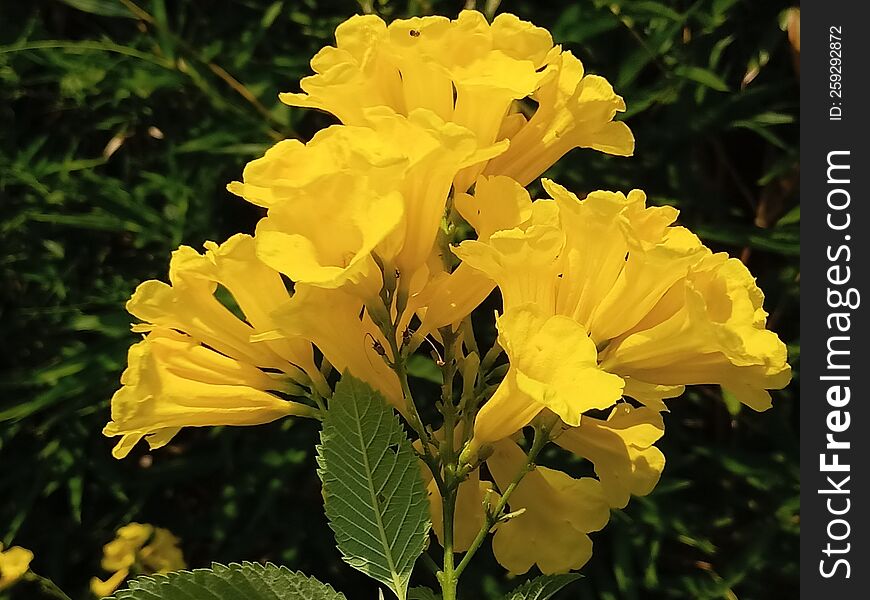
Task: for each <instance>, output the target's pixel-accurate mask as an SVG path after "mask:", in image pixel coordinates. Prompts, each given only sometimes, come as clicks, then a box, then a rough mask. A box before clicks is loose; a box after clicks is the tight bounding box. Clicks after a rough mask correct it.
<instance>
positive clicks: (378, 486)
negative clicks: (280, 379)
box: [317, 374, 430, 600]
mask: <svg viewBox="0 0 870 600" xmlns="http://www.w3.org/2000/svg"><path fill="white" fill-rule="evenodd" d="M317 450H318V464H319V465H320V469H319V471H318V473H319V474H320V478H321V480H322V481H323V496H324V501H325V504H326V516H327V517H328V518H329V525H330V527H332V529H333V531H335V538H336V541H337V543H338V548H339V550H341V553H342V555H343V557H344V560H345V561H347V563H348V564H349V565H351V566H352V567H354V568H355V569H359V570H360V571H362V572H363V573H365V574H367V575H369V576H370V577H372V578H374V579H376V580H377V581H380V582H381V583H383V584H385V585H387V586H389V587H390V589H392V590H393V592H394V593H395V594H396V596H397V597H398V598H400V600H404V599H405V598H406V596H407V592H408V581H409V580H410V578H411V571H412V570H413V568H414V563H415V562H416V560H417V558H418V557H419V556H420V554H421V553H422V552H423V547H424V544H425V543H426V537H427V534H428V532H429V527H430V524H429V500H428V499H427V497H426V490H425V488H424V487H423V480H422V478H421V477H420V467H419V466H418V461H417V457H416V456H415V454H414V451H413V449H412V448H411V443H410V442H409V441H408V437H407V435H406V434H405V431H404V430H403V429H402V426H401V425H400V424H399V421H398V419H397V418H396V415H395V414H394V413H393V411H392V409H391V408H389V407H388V406H387V405H386V404H385V402H384V399H383V397H382V396H381V395H380V394H379V393H378V392H376V391H374V390H373V389H372V388H371V387H369V386H368V384H366V383H364V382H362V381H360V380H358V379H355V378H354V377H352V376H350V375H347V374H345V375H344V376H343V377H342V379H341V381H340V382H339V383H338V385H337V386H336V389H335V394H334V395H333V397H332V399H331V400H330V401H329V410H328V411H327V413H326V416H325V417H324V419H323V431H322V432H321V435H320V446H318V449H317Z"/></svg>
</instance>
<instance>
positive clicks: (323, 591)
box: [112, 562, 346, 600]
mask: <svg viewBox="0 0 870 600" xmlns="http://www.w3.org/2000/svg"><path fill="white" fill-rule="evenodd" d="M112 598H114V599H115V600H191V599H192V598H197V599H198V598H202V599H206V598H208V599H209V600H346V599H345V596H344V595H343V594H340V593H338V592H336V591H335V590H334V589H332V587H331V586H329V585H326V584H324V583H320V582H319V581H317V580H316V579H314V578H312V577H306V576H305V575H303V574H302V573H298V572H295V573H294V572H293V571H291V570H290V569H288V568H287V567H278V566H276V565H273V564H270V563H267V564H265V565H261V564H257V563H249V562H244V563H241V564H238V563H233V564H230V565H228V566H224V565H219V564H213V565H212V568H211V569H195V570H193V571H179V572H177V573H169V574H167V575H152V576H150V577H139V578H138V579H134V580H133V581H131V582H130V583H129V587H128V588H127V589H124V590H119V591H117V592H115V595H114V596H112Z"/></svg>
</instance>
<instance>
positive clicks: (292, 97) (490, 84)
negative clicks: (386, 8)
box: [281, 10, 634, 192]
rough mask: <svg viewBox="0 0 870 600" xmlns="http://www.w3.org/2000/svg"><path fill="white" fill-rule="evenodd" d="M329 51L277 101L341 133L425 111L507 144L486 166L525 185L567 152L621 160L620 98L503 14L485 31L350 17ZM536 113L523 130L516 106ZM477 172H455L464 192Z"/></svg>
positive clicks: (433, 20)
mask: <svg viewBox="0 0 870 600" xmlns="http://www.w3.org/2000/svg"><path fill="white" fill-rule="evenodd" d="M335 38H336V45H335V47H332V46H328V47H326V48H324V49H322V50H321V51H320V52H318V53H317V55H316V56H315V57H314V58H313V59H312V61H311V68H312V69H313V70H314V72H315V73H316V74H315V75H313V76H311V77H306V78H304V79H303V80H302V82H301V87H302V93H298V94H282V95H281V99H282V100H283V101H284V102H286V103H287V104H289V105H291V106H305V107H310V108H318V109H321V110H324V111H327V112H330V113H332V114H334V115H335V116H337V117H338V118H339V119H340V120H341V121H342V122H343V123H345V124H347V125H365V124H368V116H367V112H366V109H367V108H370V107H388V108H389V109H391V110H393V111H395V112H398V113H401V114H410V113H411V112H412V111H414V110H415V109H419V108H425V109H427V110H430V111H432V112H434V113H435V114H436V115H438V116H439V117H440V118H442V119H443V120H445V121H451V122H453V123H456V124H458V125H461V126H463V127H465V128H467V129H469V130H471V131H473V132H474V134H475V135H476V136H477V139H478V140H479V143H480V144H481V145H484V146H485V145H489V144H492V143H493V142H495V141H498V140H504V139H510V140H511V149H510V150H509V151H508V155H509V158H505V159H501V160H498V161H494V162H492V163H490V164H489V166H486V173H488V174H492V175H497V174H504V175H509V176H511V177H513V178H514V179H517V180H518V181H519V182H520V183H521V184H522V185H526V184H528V183H529V182H530V181H532V180H533V179H535V178H536V177H537V176H538V175H540V173H542V172H543V171H544V170H546V168H547V167H549V166H550V165H551V164H552V163H553V162H555V161H556V160H558V159H559V157H560V156H561V155H562V154H564V153H565V152H567V151H568V150H570V149H571V148H574V147H587V148H595V149H597V150H601V151H603V152H608V153H611V154H620V155H628V154H631V152H632V151H633V148H634V139H633V137H632V136H631V132H630V131H629V130H628V128H627V127H626V126H625V125H624V124H621V123H613V122H612V120H613V117H614V115H615V114H616V112H617V111H622V110H625V105H624V103H623V102H622V99H621V98H620V97H619V96H617V95H616V94H615V93H614V92H613V90H612V89H611V88H610V86H609V84H607V82H606V81H604V80H603V79H601V78H600V77H595V76H584V73H583V67H582V65H581V64H580V61H578V60H577V59H576V58H574V57H573V56H572V55H571V54H570V53H569V52H562V51H561V48H560V47H559V46H556V47H554V46H553V40H552V38H551V36H550V34H549V33H548V32H547V31H546V30H545V29H541V28H539V27H535V26H534V25H532V24H531V23H527V22H525V21H521V20H520V19H518V18H517V17H516V16H514V15H511V14H506V13H505V14H500V15H498V16H497V17H496V18H495V19H494V20H493V22H492V24H489V23H487V22H486V19H485V18H484V16H483V15H482V14H481V13H479V12H477V11H468V10H466V11H462V12H461V13H460V14H459V17H458V18H457V19H455V20H453V21H451V20H449V19H447V18H445V17H437V16H436V17H415V18H412V19H400V20H396V21H393V22H392V23H390V24H389V25H387V24H386V23H384V21H382V20H381V19H380V18H378V17H376V16H373V15H366V16H356V17H352V18H350V19H349V20H347V21H346V22H344V23H342V24H341V25H339V27H338V28H337V29H336V32H335ZM526 98H532V99H533V100H534V101H535V102H536V103H537V105H538V108H537V110H536V111H535V114H534V115H533V116H532V118H531V119H529V120H528V121H526V118H525V117H524V116H523V113H522V109H521V106H520V104H519V103H520V101H523V100H524V99H526ZM483 169H484V165H483V164H481V165H477V166H474V167H471V168H468V169H465V170H463V171H462V172H461V173H460V174H458V175H457V178H456V190H457V191H459V192H464V191H465V190H466V189H467V188H468V187H469V185H471V184H472V183H473V182H474V181H475V178H476V177H477V175H478V174H479V173H480V172H481V171H482V170H483Z"/></svg>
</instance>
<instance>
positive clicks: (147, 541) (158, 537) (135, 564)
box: [91, 523, 186, 598]
mask: <svg viewBox="0 0 870 600" xmlns="http://www.w3.org/2000/svg"><path fill="white" fill-rule="evenodd" d="M100 566H102V567H103V569H104V570H106V571H110V572H111V571H114V573H113V574H112V576H111V577H109V578H108V579H106V580H105V581H103V580H101V579H99V578H97V577H94V578H92V579H91V592H93V594H94V595H95V596H97V597H98V598H103V597H104V596H108V595H110V594H112V593H113V592H114V591H115V590H117V589H118V588H119V587H120V585H121V584H122V583H124V580H125V579H127V577H129V576H130V575H151V574H154V573H169V572H170V571H178V570H180V569H184V568H185V567H186V565H185V564H184V558H183V557H182V555H181V549H180V548H179V547H178V538H176V537H175V536H174V535H172V534H171V533H170V532H169V531H168V530H166V529H163V528H161V527H154V526H153V525H147V524H142V523H130V524H128V525H124V526H123V527H121V528H120V529H118V531H117V532H116V534H115V539H114V540H112V541H111V542H109V543H108V544H106V545H105V546H103V560H102V562H101V563H100Z"/></svg>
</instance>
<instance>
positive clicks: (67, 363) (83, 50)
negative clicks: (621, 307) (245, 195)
mask: <svg viewBox="0 0 870 600" xmlns="http://www.w3.org/2000/svg"><path fill="white" fill-rule="evenodd" d="M125 4H129V3H127V2H123V1H120V0H64V1H60V0H32V1H30V2H3V3H2V9H0V357H2V358H0V365H2V377H0V390H2V394H0V465H2V467H0V536H2V538H0V541H3V542H4V543H10V542H13V541H14V543H16V544H20V545H23V546H26V547H28V548H31V549H32V550H34V552H35V553H36V560H35V562H34V568H35V569H36V570H37V571H38V572H40V573H42V574H44V575H47V576H50V577H52V578H53V579H55V581H57V582H58V583H59V584H60V585H61V586H62V587H63V588H65V589H67V590H69V591H70V593H71V594H72V596H73V597H74V599H76V600H77V599H78V598H85V597H87V596H86V586H87V581H88V579H89V578H90V577H91V576H92V575H97V574H99V575H101V576H103V575H105V574H104V573H102V572H101V571H100V569H99V559H100V552H101V547H102V545H103V544H104V543H106V542H107V541H108V540H109V539H111V537H112V533H113V531H114V529H115V528H116V527H117V526H119V525H121V524H124V523H126V522H129V521H131V520H138V521H145V522H151V523H154V524H156V525H159V526H162V527H167V528H169V529H171V530H172V531H173V532H174V533H176V534H177V535H178V536H180V537H181V539H182V543H183V548H184V552H185V556H186V557H187V559H188V562H189V564H190V566H191V567H201V566H205V565H208V564H210V563H211V561H212V560H216V561H222V562H231V561H241V560H255V561H259V560H271V561H273V562H275V563H278V564H286V565H288V566H289V567H290V568H291V569H294V570H295V569H300V570H302V571H304V572H306V573H309V574H312V575H315V576H317V577H318V578H319V579H320V580H323V581H329V582H330V583H332V584H333V586H334V587H335V588H336V589H341V590H344V591H346V592H347V593H348V594H349V596H350V597H351V598H352V599H353V598H374V597H376V592H374V587H373V586H371V585H370V584H369V583H367V582H366V581H365V580H364V578H363V576H361V575H358V574H356V573H355V572H353V571H352V570H351V569H348V568H347V567H346V566H345V565H343V564H342V562H341V559H340V554H339V553H338V551H337V550H336V549H335V547H334V545H333V535H332V532H331V531H330V530H329V528H328V526H327V522H326V519H325V517H324V515H323V512H322V502H321V496H320V484H319V481H318V480H317V476H316V474H315V465H314V459H313V456H314V446H315V443H316V439H317V432H316V429H315V426H314V424H313V423H310V422H298V423H293V424H291V423H290V422H282V423H276V424H272V425H268V426H263V427H259V428H257V429H256V430H250V429H246V428H235V429H230V428H228V429H224V430H202V431H187V432H184V433H182V434H181V435H180V436H179V437H178V438H177V441H176V442H174V443H173V444H172V445H171V446H170V447H168V448H165V449H163V450H161V451H158V452H155V453H153V454H151V453H146V451H145V450H144V449H142V448H139V449H137V450H136V451H134V452H133V454H132V455H131V456H130V457H129V458H128V459H126V460H124V461H121V462H118V461H115V460H114V459H112V458H111V457H110V455H109V449H110V447H111V442H110V441H108V440H106V439H104V438H103V437H102V436H101V435H100V433H99V431H100V429H101V427H102V425H103V424H104V423H105V422H106V420H107V419H108V401H109V398H110V397H111V394H112V392H113V391H114V389H115V388H116V387H117V382H118V376H119V375H120V372H121V370H122V368H123V365H124V361H125V352H126V348H127V346H128V345H129V344H130V343H131V341H132V340H133V339H134V338H133V336H132V335H131V334H130V333H129V331H128V325H129V322H130V318H129V317H128V316H127V315H126V314H125V312H124V310H123V303H124V301H125V300H126V298H127V297H129V295H130V293H131V292H132V291H133V289H134V288H135V286H136V284H137V283H139V282H140V281H143V280H145V279H148V278H153V277H159V278H165V271H166V265H167V263H168V258H169V253H170V251H171V250H172V249H174V248H175V247H177V245H178V244H179V243H187V244H191V245H194V246H196V247H200V245H201V243H202V242H203V241H204V240H206V239H213V240H216V241H220V240H223V239H225V238H226V237H228V236H229V235H231V234H232V233H235V232H237V231H247V232H250V231H252V229H253V225H254V223H255V222H256V220H257V219H258V218H259V216H260V215H259V213H258V211H257V210H255V209H254V208H252V207H251V206H249V205H246V204H245V203H244V202H241V201H239V200H238V199H236V198H234V197H232V196H230V195H229V194H228V193H227V192H226V191H225V190H224V186H225V184H226V183H227V182H228V181H230V180H232V179H234V178H237V177H238V176H239V174H240V172H241V168H242V166H243V165H244V163H245V162H246V161H248V160H250V159H251V158H254V157H256V156H257V155H259V154H260V153H261V152H262V151H263V150H264V149H265V148H266V147H268V145H270V144H271V143H272V142H274V141H275V140H277V139H280V138H283V137H287V136H299V137H301V138H308V137H310V135H311V134H312V133H313V132H314V131H316V130H317V129H319V128H320V127H323V126H324V125H326V124H329V123H331V122H333V120H332V119H331V118H330V117H328V116H327V115H323V114H320V113H317V112H314V111H303V110H297V109H290V108H287V107H284V106H283V105H281V104H280V103H279V102H278V101H277V98H276V96H277V93H278V92H279V91H289V90H296V89H297V85H298V84H297V81H298V79H299V78H300V77H302V76H304V75H305V74H307V73H308V66H307V63H308V60H309V58H310V57H311V56H312V55H313V54H314V52H315V51H316V50H317V49H319V48H320V47H322V46H324V45H325V44H327V43H330V41H331V35H332V31H333V30H334V27H335V25H336V24H338V23H339V22H341V21H342V20H344V19H345V18H347V17H348V16H349V15H351V14H353V13H354V12H358V11H359V10H360V6H359V5H357V4H355V3H354V2H350V1H347V2H338V1H336V0H332V1H329V2H315V1H314V0H285V1H283V2H282V1H280V0H279V1H275V2H269V1H266V2H257V1H254V0H228V1H217V0H185V1H172V2H169V1H164V0H149V1H146V0H142V2H141V5H140V6H141V8H142V9H143V10H144V11H146V12H147V14H148V15H147V16H145V15H141V14H140V15H139V16H138V17H136V16H134V15H132V13H130V11H129V9H128V8H126V7H125ZM371 4H373V5H374V7H375V9H376V10H378V11H379V12H380V13H381V14H383V15H385V16H386V17H398V16H405V15H407V14H424V13H428V14H431V13H442V14H448V15H455V13H456V12H457V11H458V10H459V9H460V8H461V5H463V4H464V3H463V2H447V1H431V2H430V1H426V0H396V1H392V0H377V1H375V2H371ZM486 4H487V5H490V6H491V5H492V2H488V3H486ZM478 6H479V7H481V8H483V7H484V2H478ZM788 6H789V4H788V3H787V2H785V1H780V0H776V1H773V2H754V1H751V0H693V1H688V0H674V1H671V2H667V3H662V2H655V1H649V0H608V1H606V2H605V1H603V0H592V1H582V2H573V1H572V2H568V1H564V2H540V1H532V0H516V1H510V0H508V1H505V2H504V3H503V4H502V6H501V7H500V8H499V10H504V11H510V12H514V13H516V14H518V15H519V16H520V17H522V18H525V19H529V20H532V21H534V22H535V23H537V24H539V25H541V26H544V27H548V28H550V29H551V31H553V34H554V37H555V38H556V40H557V41H558V42H561V43H562V44H564V46H565V47H566V48H569V49H571V50H572V51H574V53H575V54H576V55H577V56H579V57H580V58H581V59H582V60H583V62H584V64H585V66H586V68H587V70H588V71H590V72H595V73H600V74H602V75H604V76H606V77H607V78H608V79H609V80H610V81H611V82H613V84H614V86H615V87H616V89H617V91H618V92H619V93H620V94H622V95H623V96H624V97H625V99H626V102H627V104H628V113H627V115H626V118H627V120H628V121H629V123H630V124H631V126H632V129H633V131H634V133H635V136H636V138H637V152H636V156H635V157H634V158H630V159H622V158H613V157H607V156H603V155H600V154H597V153H595V152H592V151H584V150H578V151H575V152H573V153H572V154H570V155H569V156H568V157H567V158H566V159H564V160H563V161H562V162H560V163H559V165H558V166H557V167H555V168H554V169H552V172H551V173H549V174H548V175H550V176H552V177H554V178H556V179H557V180H558V181H559V182H560V183H562V184H564V185H566V186H568V187H569V188H570V189H572V190H574V191H576V192H578V193H583V192H586V191H589V190H593V189H597V188H614V189H622V190H627V189H630V188H632V187H640V188H642V189H644V190H646V191H647V193H648V194H649V196H650V198H651V200H652V202H653V203H657V204H661V203H667V204H673V205H675V206H677V207H678V208H680V210H681V211H682V212H681V222H682V223H683V224H685V225H687V226H689V227H691V228H693V230H695V231H696V232H698V233H699V234H700V235H701V236H702V238H704V239H705V241H706V242H707V243H708V244H710V245H711V246H712V247H714V248H716V249H722V250H726V251H728V252H730V253H732V254H733V255H736V256H740V257H742V258H743V259H744V260H746V261H747V263H748V264H749V266H750V268H751V270H752V271H753V273H754V274H755V275H757V277H758V279H759V283H760V285H761V286H762V288H763V289H764V290H765V292H766V295H767V301H766V307H767V309H768V311H769V312H770V313H771V323H772V327H773V328H774V329H775V330H777V331H778V332H779V333H780V334H781V335H782V337H783V338H784V339H785V340H786V341H787V343H789V346H790V349H791V350H792V351H793V354H792V358H793V360H792V364H793V366H795V367H797V366H798V359H799V350H798V348H799V338H798V333H799V332H798V328H797V314H798V307H797V292H798V283H797V281H798V267H797V257H798V252H799V250H798V237H797V231H798V225H799V220H800V211H799V208H798V206H797V185H798V148H797V137H798V135H797V134H798V127H797V116H798V86H797V82H798V77H797V73H796V68H797V61H796V60H795V57H794V56H793V52H792V50H791V46H790V45H789V43H788V38H787V35H786V33H785V32H784V31H783V30H782V27H781V13H782V11H783V10H785V9H786V8H788ZM418 366H419V368H418V369H416V370H415V373H417V374H420V375H421V376H422V378H414V379H413V380H412V385H415V386H416V387H417V388H419V390H420V391H421V392H422V393H426V392H431V389H432V387H431V386H432V385H433V384H432V383H430V382H429V381H427V380H430V379H433V376H432V375H431V370H427V369H426V366H425V365H418ZM795 372H796V374H797V369H796V370H795ZM797 402H798V397H797V387H796V385H795V384H793V385H792V386H791V388H789V389H787V390H785V391H783V392H778V393H776V395H775V402H774V409H773V410H772V411H769V412H767V413H764V414H760V415H759V414H754V413H751V412H750V411H748V410H743V411H740V412H736V411H735V412H729V410H728V408H727V405H726V404H725V403H723V402H722V401H721V399H720V398H719V392H718V390H717V389H714V388H709V389H706V388H704V389H700V390H695V391H694V392H692V393H690V394H689V395H687V396H686V397H685V398H683V399H680V400H679V401H673V402H671V408H672V412H671V413H670V414H668V415H666V424H667V428H668V431H667V435H666V436H665V439H664V441H663V442H662V447H663V450H664V451H665V454H666V455H667V457H668V465H667V467H666V470H665V474H664V477H663V478H662V482H661V484H660V486H659V488H658V489H657V491H656V492H655V493H654V494H653V495H652V496H650V497H648V498H644V499H637V500H634V501H632V503H631V504H630V505H629V507H628V509H627V510H626V511H624V512H621V513H614V516H613V518H612V522H611V524H610V525H609V526H608V527H607V528H606V529H605V530H604V531H602V532H601V533H599V534H594V535H593V540H594V542H595V554H594V556H593V558H592V560H591V561H590V563H589V564H588V565H587V566H586V567H585V568H584V570H583V574H584V575H585V577H584V578H583V579H582V580H581V581H579V582H578V583H575V584H573V585H572V586H571V588H570V591H567V592H564V593H563V594H564V597H566V598H573V597H581V598H595V599H599V600H626V599H628V600H630V599H633V598H636V599H642V600H647V599H657V598H674V599H683V598H698V599H711V600H712V599H715V598H729V597H734V596H735V595H736V597H739V598H741V600H747V599H748V600H753V599H769V598H795V597H797V585H798V584H797V557H798V547H797V541H798V529H799V525H798V515H799V505H798V439H797V423H798V418H797ZM551 454H552V455H546V456H544V458H543V460H544V461H545V462H547V461H549V462H550V464H555V463H557V462H561V463H565V462H566V461H567V460H568V459H566V457H565V456H564V455H561V454H557V453H555V452H552V453H551ZM578 468H581V466H580V465H578ZM487 552H488V551H487ZM487 552H482V553H481V556H482V558H481V560H480V562H479V563H476V564H475V563H473V564H472V568H470V569H469V571H467V575H466V576H465V577H464V578H463V583H462V587H463V591H464V592H465V594H466V596H467V597H470V598H478V597H479V598H498V597H500V596H501V595H503V594H505V593H506V592H507V591H508V590H509V589H512V588H514V587H516V586H517V585H518V584H520V583H521V581H520V580H514V581H508V580H507V579H506V578H505V576H504V574H503V572H502V570H501V569H500V568H498V567H497V566H496V565H495V563H494V562H493V561H492V559H491V556H490V557H487ZM418 571H419V574H418V576H417V577H415V579H414V580H412V585H422V586H429V587H435V586H436V584H435V582H434V580H433V578H432V577H430V576H427V574H426V573H425V572H424V571H423V570H422V569H419V570H418ZM417 579H419V581H417ZM21 593H22V597H28V595H27V594H28V590H27V589H25V588H24V586H22V592H21ZM577 594H580V595H579V596H578V595H577Z"/></svg>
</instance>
